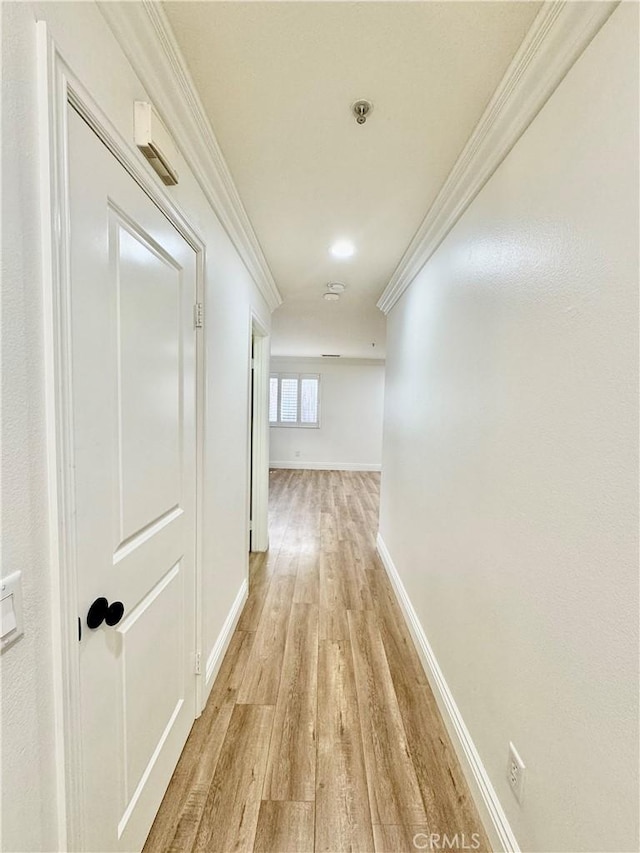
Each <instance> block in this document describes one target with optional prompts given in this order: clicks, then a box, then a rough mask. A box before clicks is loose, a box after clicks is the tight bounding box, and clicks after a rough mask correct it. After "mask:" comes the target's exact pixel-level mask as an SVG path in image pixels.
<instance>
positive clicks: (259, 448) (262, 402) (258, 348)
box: [247, 311, 271, 551]
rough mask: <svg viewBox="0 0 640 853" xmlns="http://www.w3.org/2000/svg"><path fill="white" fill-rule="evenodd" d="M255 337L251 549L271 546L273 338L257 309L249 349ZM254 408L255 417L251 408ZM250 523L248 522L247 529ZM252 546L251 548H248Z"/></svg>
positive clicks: (251, 466)
mask: <svg viewBox="0 0 640 853" xmlns="http://www.w3.org/2000/svg"><path fill="white" fill-rule="evenodd" d="M252 340H253V368H252V369H253V383H252V382H251V381H250V382H249V394H251V393H252V392H251V388H252V387H253V399H252V400H251V399H250V400H249V424H250V425H249V429H250V430H251V431H252V434H251V436H250V439H249V442H248V444H249V448H248V457H249V465H248V470H249V477H250V478H251V480H250V482H251V488H250V494H251V506H250V507H249V519H248V520H250V521H251V540H250V541H251V550H252V551H266V550H267V549H268V548H269V357H270V347H271V343H270V338H269V332H268V330H267V328H266V327H265V326H264V325H263V324H262V322H261V320H260V319H259V317H258V316H257V314H256V313H255V312H253V311H252V312H251V324H250V327H249V353H251V341H252ZM252 411H253V418H251V412H252ZM248 528H249V525H248V524H247V529H248ZM247 550H248V549H247Z"/></svg>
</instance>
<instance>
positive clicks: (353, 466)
mask: <svg viewBox="0 0 640 853" xmlns="http://www.w3.org/2000/svg"><path fill="white" fill-rule="evenodd" d="M269 468H272V469H273V468H293V469H295V470H303V471H304V470H306V471H382V465H375V464H373V463H369V462H333V463H329V462H270V463H269Z"/></svg>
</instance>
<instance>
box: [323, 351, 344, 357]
mask: <svg viewBox="0 0 640 853" xmlns="http://www.w3.org/2000/svg"><path fill="white" fill-rule="evenodd" d="M322 358H340V356H339V355H334V354H333V353H324V352H323V353H322Z"/></svg>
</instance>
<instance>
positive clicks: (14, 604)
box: [0, 572, 23, 650]
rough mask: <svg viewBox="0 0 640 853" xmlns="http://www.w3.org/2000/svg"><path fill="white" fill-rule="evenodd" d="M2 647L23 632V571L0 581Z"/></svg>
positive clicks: (0, 637) (0, 642)
mask: <svg viewBox="0 0 640 853" xmlns="http://www.w3.org/2000/svg"><path fill="white" fill-rule="evenodd" d="M0 587H1V591H0V613H1V616H2V622H1V625H0V635H1V636H0V644H1V646H0V648H2V650H4V649H5V648H6V647H7V646H9V645H11V643H13V641H14V640H17V639H18V637H21V636H22V634H23V628H22V573H21V572H13V574H11V575H7V577H6V578H2V580H1V581H0Z"/></svg>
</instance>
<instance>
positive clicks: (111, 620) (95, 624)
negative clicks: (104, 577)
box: [87, 598, 124, 629]
mask: <svg viewBox="0 0 640 853" xmlns="http://www.w3.org/2000/svg"><path fill="white" fill-rule="evenodd" d="M123 614H124V604H123V603H122V602H121V601H114V602H113V604H109V602H108V601H107V599H106V598H96V600H95V601H94V602H93V604H92V605H91V607H90V608H89V612H88V613H87V625H88V626H89V627H90V628H92V629H94V628H99V627H100V625H102V623H103V622H106V623H107V625H111V626H112V627H113V625H117V624H118V622H119V621H120V620H121V619H122V616H123Z"/></svg>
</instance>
